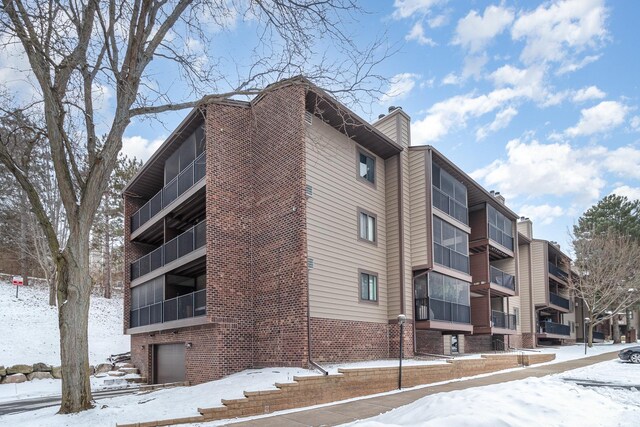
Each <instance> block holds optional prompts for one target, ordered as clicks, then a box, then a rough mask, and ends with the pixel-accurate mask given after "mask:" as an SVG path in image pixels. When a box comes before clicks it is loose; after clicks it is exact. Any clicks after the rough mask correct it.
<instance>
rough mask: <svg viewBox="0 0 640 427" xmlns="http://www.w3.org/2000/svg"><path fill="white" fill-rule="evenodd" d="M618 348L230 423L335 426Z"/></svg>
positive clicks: (564, 367)
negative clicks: (466, 378)
mask: <svg viewBox="0 0 640 427" xmlns="http://www.w3.org/2000/svg"><path fill="white" fill-rule="evenodd" d="M617 356H618V352H617V351H615V352H610V353H603V354H600V355H597V356H591V357H586V358H584V359H576V360H569V361H567V362H559V363H553V364H550V365H542V366H531V367H528V368H525V369H519V370H517V371H513V372H505V373H502V374H500V373H497V374H493V375H488V376H486V377H482V378H474V379H470V380H463V381H454V382H450V383H447V384H442V385H437V386H431V387H423V388H419V389H414V390H408V391H403V392H400V393H395V394H390V395H386V396H378V397H371V398H364V399H359V400H356V401H353V402H347V403H339V404H336V405H330V406H325V407H323V408H317V409H307V410H301V411H297V412H291V413H288V414H283V415H274V416H271V417H265V418H260V419H257V420H253V421H246V422H239V423H230V424H229V425H233V426H234V427H241V426H242V427H245V426H246V427H249V426H251V427H254V426H255V427H257V426H260V427H271V426H273V427H283V426H284V427H300V426H332V425H338V424H344V423H348V422H351V421H356V420H361V419H365V418H370V417H375V416H376V415H380V414H382V413H384V412H388V411H390V410H392V409H395V408H398V407H400V406H404V405H408V404H409V403H412V402H415V401H416V400H418V399H420V398H422V397H425V396H429V395H431V394H436V393H442V392H448V391H455V390H464V389H467V388H471V387H481V386H485V385H492V384H500V383H504V382H508V381H516V380H522V379H525V378H530V377H544V376H545V375H552V374H559V373H561V372H565V371H569V370H572V369H577V368H582V367H584V366H589V365H593V364H595V363H599V362H605V361H608V360H612V359H615V358H616V357H617Z"/></svg>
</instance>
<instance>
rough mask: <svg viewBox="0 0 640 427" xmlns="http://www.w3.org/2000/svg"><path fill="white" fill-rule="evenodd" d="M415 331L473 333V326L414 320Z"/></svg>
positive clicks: (440, 321)
mask: <svg viewBox="0 0 640 427" xmlns="http://www.w3.org/2000/svg"><path fill="white" fill-rule="evenodd" d="M416 329H431V330H436V331H449V332H463V333H473V325H471V324H468V323H454V322H447V321H443V320H416Z"/></svg>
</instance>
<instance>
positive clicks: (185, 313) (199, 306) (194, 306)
mask: <svg viewBox="0 0 640 427" xmlns="http://www.w3.org/2000/svg"><path fill="white" fill-rule="evenodd" d="M206 296H207V295H206V289H202V290H200V291H197V292H192V293H190V294H186V295H182V296H179V297H176V298H172V299H168V300H165V301H162V302H159V303H156V304H151V305H147V306H145V307H140V308H138V309H136V310H132V311H131V318H130V322H129V327H130V328H137V327H139V326H147V325H153V324H156V323H164V322H171V321H173V320H181V319H189V318H192V317H199V316H204V315H205V314H207V310H206V301H207V298H206Z"/></svg>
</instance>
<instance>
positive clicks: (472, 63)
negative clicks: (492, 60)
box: [462, 54, 489, 80]
mask: <svg viewBox="0 0 640 427" xmlns="http://www.w3.org/2000/svg"><path fill="white" fill-rule="evenodd" d="M488 61H489V57H488V56H487V55H486V54H482V55H468V56H467V57H466V58H465V59H464V68H463V69H462V79H463V80H465V79H467V78H469V77H475V78H476V79H479V78H480V77H481V75H482V70H483V68H484V66H485V65H486V64H487V62H488Z"/></svg>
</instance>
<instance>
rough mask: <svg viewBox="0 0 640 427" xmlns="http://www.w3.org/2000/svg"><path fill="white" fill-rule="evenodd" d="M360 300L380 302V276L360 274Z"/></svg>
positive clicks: (366, 273)
mask: <svg viewBox="0 0 640 427" xmlns="http://www.w3.org/2000/svg"><path fill="white" fill-rule="evenodd" d="M360 299H361V300H363V301H378V275H377V274H375V273H368V272H360Z"/></svg>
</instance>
